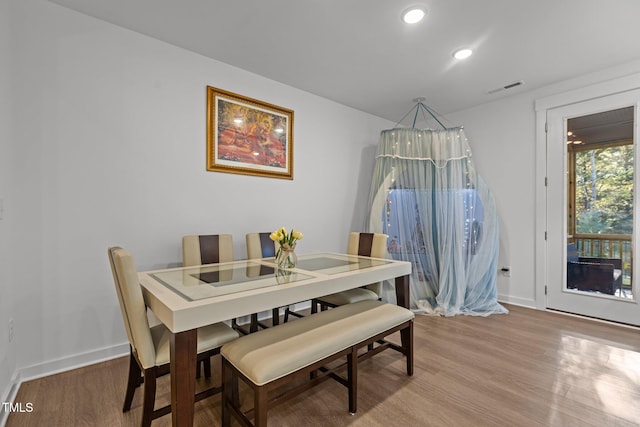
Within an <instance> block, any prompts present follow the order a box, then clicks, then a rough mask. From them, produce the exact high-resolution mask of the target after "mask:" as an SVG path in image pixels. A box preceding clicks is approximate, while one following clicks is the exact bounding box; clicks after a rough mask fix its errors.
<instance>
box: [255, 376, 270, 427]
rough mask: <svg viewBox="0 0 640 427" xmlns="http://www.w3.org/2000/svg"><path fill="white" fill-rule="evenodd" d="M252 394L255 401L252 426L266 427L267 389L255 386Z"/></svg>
mask: <svg viewBox="0 0 640 427" xmlns="http://www.w3.org/2000/svg"><path fill="white" fill-rule="evenodd" d="M253 393H254V401H255V406H254V408H255V418H254V420H253V424H254V426H255V427H266V426H267V411H268V410H269V401H268V393H267V388H266V387H261V386H256V388H255V389H254V391H253Z"/></svg>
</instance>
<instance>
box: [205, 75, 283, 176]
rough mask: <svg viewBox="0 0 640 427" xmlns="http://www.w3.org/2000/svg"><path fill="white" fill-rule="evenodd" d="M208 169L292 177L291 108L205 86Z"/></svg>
mask: <svg viewBox="0 0 640 427" xmlns="http://www.w3.org/2000/svg"><path fill="white" fill-rule="evenodd" d="M207 170H209V171H216V172H227V173H238V174H243V175H256V176H265V177H271V178H282V179H293V110H289V109H287V108H283V107H278V106H277V105H272V104H268V103H266V102H262V101H258V100H257V99H252V98H248V97H246V96H241V95H238V94H235V93H232V92H227V91H225V90H222V89H217V88H215V87H211V86H207Z"/></svg>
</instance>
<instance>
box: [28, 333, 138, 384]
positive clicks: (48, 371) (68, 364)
mask: <svg viewBox="0 0 640 427" xmlns="http://www.w3.org/2000/svg"><path fill="white" fill-rule="evenodd" d="M127 355H129V343H128V342H127V343H123V344H118V345H115V346H112V347H104V348H101V349H97V350H92V351H88V352H86V353H80V354H76V355H73V356H68V357H63V358H61V359H57V360H52V361H49V362H43V363H39V364H37V365H32V366H27V367H25V368H21V369H20V370H19V376H20V382H21V383H22V382H24V381H30V380H33V379H36V378H42V377H46V376H49V375H53V374H57V373H60V372H65V371H70V370H71V369H77V368H82V367H84V366H88V365H93V364H94V363H99V362H104V361H106V360H111V359H115V358H117V357H123V356H127Z"/></svg>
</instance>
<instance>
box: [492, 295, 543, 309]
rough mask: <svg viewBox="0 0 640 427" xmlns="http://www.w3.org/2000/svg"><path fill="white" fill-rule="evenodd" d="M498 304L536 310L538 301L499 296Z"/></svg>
mask: <svg viewBox="0 0 640 427" xmlns="http://www.w3.org/2000/svg"><path fill="white" fill-rule="evenodd" d="M498 302H500V303H505V304H513V305H519V306H521V307H526V308H533V309H536V308H537V307H536V301H535V300H534V299H530V298H518V297H511V296H507V295H498Z"/></svg>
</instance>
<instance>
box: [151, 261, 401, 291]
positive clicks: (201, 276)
mask: <svg viewBox="0 0 640 427" xmlns="http://www.w3.org/2000/svg"><path fill="white" fill-rule="evenodd" d="M388 263H390V261H388V260H383V259H374V258H367V257H358V256H352V255H343V254H313V255H307V256H304V255H303V256H301V257H299V259H298V263H297V264H296V267H295V268H293V269H280V268H278V267H277V265H276V263H275V259H274V258H265V259H260V260H246V261H235V262H232V263H222V264H209V265H203V266H197V267H185V268H178V269H170V270H163V271H157V272H152V273H150V274H149V276H150V277H152V278H153V279H155V280H156V281H157V282H158V283H161V284H162V285H164V286H165V287H166V288H168V289H170V290H171V291H173V292H174V293H176V294H178V295H180V296H181V297H182V298H184V299H185V300H186V301H196V300H201V299H205V298H211V297H216V296H222V295H228V294H233V293H238V292H243V291H248V290H253V289H259V288H265V287H270V286H278V285H282V284H285V283H293V282H299V281H303V280H307V279H313V278H316V277H318V276H319V275H334V274H339V273H346V272H350V271H356V270H365V269H367V268H372V267H376V266H380V265H384V264H388Z"/></svg>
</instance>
